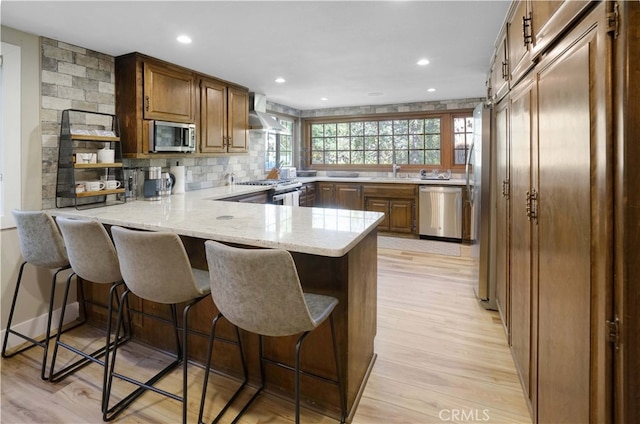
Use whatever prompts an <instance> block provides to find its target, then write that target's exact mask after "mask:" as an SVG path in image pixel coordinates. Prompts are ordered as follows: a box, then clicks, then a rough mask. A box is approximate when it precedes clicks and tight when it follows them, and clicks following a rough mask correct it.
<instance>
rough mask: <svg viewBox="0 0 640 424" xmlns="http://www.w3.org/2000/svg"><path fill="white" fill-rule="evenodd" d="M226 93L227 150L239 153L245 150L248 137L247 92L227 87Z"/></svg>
mask: <svg viewBox="0 0 640 424" xmlns="http://www.w3.org/2000/svg"><path fill="white" fill-rule="evenodd" d="M227 95H228V99H227V102H228V109H227V113H228V118H227V125H228V132H227V134H228V136H229V137H230V139H229V140H228V147H227V151H228V152H234V153H240V152H246V151H247V141H248V138H249V132H248V127H249V93H247V92H246V91H244V90H241V89H239V88H235V87H229V89H228V91H227Z"/></svg>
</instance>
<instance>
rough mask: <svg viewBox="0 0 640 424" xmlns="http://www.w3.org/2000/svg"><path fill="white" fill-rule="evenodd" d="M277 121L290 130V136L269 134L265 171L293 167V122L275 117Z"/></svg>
mask: <svg viewBox="0 0 640 424" xmlns="http://www.w3.org/2000/svg"><path fill="white" fill-rule="evenodd" d="M275 118H276V119H277V121H278V122H279V123H280V124H281V125H282V126H283V127H285V128H287V129H288V130H289V135H284V134H278V133H267V146H266V149H265V164H264V166H265V168H264V169H265V170H269V169H272V168H274V167H276V166H278V165H284V166H293V164H294V163H293V129H294V128H293V126H294V124H293V121H292V120H288V119H285V118H279V117H275Z"/></svg>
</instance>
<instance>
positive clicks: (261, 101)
mask: <svg viewBox="0 0 640 424" xmlns="http://www.w3.org/2000/svg"><path fill="white" fill-rule="evenodd" d="M249 129H250V130H255V131H265V132H275V133H279V134H290V133H289V130H288V129H287V128H286V127H283V126H282V125H280V123H279V122H278V121H277V120H276V119H275V118H274V117H273V116H271V115H269V114H268V113H267V97H266V96H265V95H264V94H258V93H249Z"/></svg>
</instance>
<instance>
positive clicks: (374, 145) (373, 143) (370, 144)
mask: <svg viewBox="0 0 640 424" xmlns="http://www.w3.org/2000/svg"><path fill="white" fill-rule="evenodd" d="M364 143H365V144H364V148H365V149H367V150H378V137H365V139H364Z"/></svg>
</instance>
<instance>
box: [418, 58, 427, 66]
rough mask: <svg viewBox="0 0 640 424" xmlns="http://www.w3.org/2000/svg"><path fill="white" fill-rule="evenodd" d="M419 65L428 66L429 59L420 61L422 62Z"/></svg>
mask: <svg viewBox="0 0 640 424" xmlns="http://www.w3.org/2000/svg"><path fill="white" fill-rule="evenodd" d="M417 64H418V65H420V66H425V65H428V64H429V59H420V60H419V61H418V62H417Z"/></svg>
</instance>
